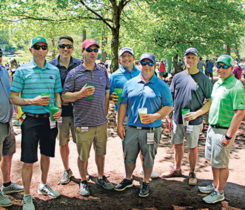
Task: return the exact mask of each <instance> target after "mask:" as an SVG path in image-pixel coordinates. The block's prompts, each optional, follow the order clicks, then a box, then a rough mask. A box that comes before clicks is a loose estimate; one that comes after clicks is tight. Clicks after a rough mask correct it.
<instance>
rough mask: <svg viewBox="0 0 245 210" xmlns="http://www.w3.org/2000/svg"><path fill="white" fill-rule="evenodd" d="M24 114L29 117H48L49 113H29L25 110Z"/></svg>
mask: <svg viewBox="0 0 245 210" xmlns="http://www.w3.org/2000/svg"><path fill="white" fill-rule="evenodd" d="M25 115H26V116H29V117H34V118H48V117H49V113H45V114H32V113H29V112H25Z"/></svg>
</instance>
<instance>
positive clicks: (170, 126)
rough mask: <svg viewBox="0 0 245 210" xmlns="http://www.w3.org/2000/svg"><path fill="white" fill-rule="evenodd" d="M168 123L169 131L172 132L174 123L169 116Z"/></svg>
mask: <svg viewBox="0 0 245 210" xmlns="http://www.w3.org/2000/svg"><path fill="white" fill-rule="evenodd" d="M166 122H167V129H168V130H169V131H171V130H172V129H173V121H172V119H171V117H169V116H167V117H166Z"/></svg>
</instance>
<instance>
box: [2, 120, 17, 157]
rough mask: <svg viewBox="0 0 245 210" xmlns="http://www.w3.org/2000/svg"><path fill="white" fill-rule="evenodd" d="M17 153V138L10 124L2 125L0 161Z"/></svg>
mask: <svg viewBox="0 0 245 210" xmlns="http://www.w3.org/2000/svg"><path fill="white" fill-rule="evenodd" d="M14 153H15V136H14V134H13V132H12V129H11V126H10V124H9V123H0V160H1V158H2V156H7V155H12V154H14Z"/></svg>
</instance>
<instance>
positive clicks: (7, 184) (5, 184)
mask: <svg viewBox="0 0 245 210" xmlns="http://www.w3.org/2000/svg"><path fill="white" fill-rule="evenodd" d="M9 185H11V181H10V182H7V183H3V186H4V187H8V186H9Z"/></svg>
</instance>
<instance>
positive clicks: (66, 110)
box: [49, 56, 82, 117]
mask: <svg viewBox="0 0 245 210" xmlns="http://www.w3.org/2000/svg"><path fill="white" fill-rule="evenodd" d="M59 59H60V56H58V57H57V58H55V59H54V60H52V61H50V62H49V63H50V64H52V65H54V66H56V67H57V68H58V69H59V71H60V78H61V83H62V87H63V86H64V83H65V79H66V76H67V74H68V72H69V71H70V70H72V69H74V68H75V67H77V66H79V65H80V64H81V63H82V61H81V60H79V59H76V58H73V57H71V59H70V63H69V66H68V68H66V67H65V66H63V65H61V64H60V63H59ZM61 116H62V117H65V116H73V104H72V103H68V105H65V106H63V105H62V115H61Z"/></svg>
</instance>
